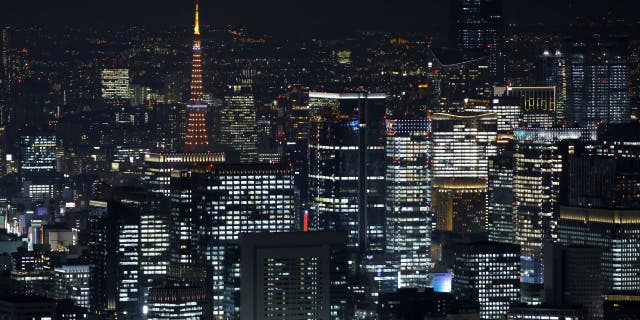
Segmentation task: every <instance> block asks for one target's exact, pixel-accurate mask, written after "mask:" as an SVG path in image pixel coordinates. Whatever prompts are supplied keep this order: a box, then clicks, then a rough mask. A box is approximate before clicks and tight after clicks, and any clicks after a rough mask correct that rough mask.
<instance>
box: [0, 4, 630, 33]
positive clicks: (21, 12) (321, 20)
mask: <svg viewBox="0 0 640 320" xmlns="http://www.w3.org/2000/svg"><path fill="white" fill-rule="evenodd" d="M193 2H195V1H184V0H182V1H178V0H169V1H151V0H136V1H135V2H133V1H125V0H112V1H104V2H98V1H80V0H62V1H49V0H34V1H12V2H10V3H7V4H5V8H6V10H3V11H2V12H0V21H3V24H10V25H18V26H28V25H44V26H67V25H68V26H86V25H91V26H94V27H100V26H103V27H105V26H109V27H112V26H117V25H145V26H149V27H164V26H167V25H183V24H184V25H187V24H192V23H193V21H192V19H193V17H192V15H193ZM503 2H504V16H505V22H506V23H507V24H513V23H517V24H518V25H522V26H533V25H539V26H544V27H549V28H554V27H556V28H562V27H566V26H568V25H569V24H570V23H572V22H573V21H575V20H576V17H577V16H580V17H586V18H587V19H590V20H592V21H597V20H598V19H599V18H601V17H604V16H607V15H611V16H614V17H620V18H623V19H625V20H626V21H627V22H630V21H633V19H634V18H635V16H634V13H635V12H638V10H639V9H640V3H638V2H636V1H625V0H617V1H575V0H561V1H553V0H541V1H536V2H535V3H527V2H526V1H522V0H508V1H503ZM200 6H201V11H202V14H201V21H202V24H204V25H212V26H214V27H216V28H217V27H222V26H226V25H241V26H246V27H247V28H249V30H250V31H255V32H261V33H271V34H274V35H276V36H278V35H284V36H293V37H300V36H306V35H314V36H316V35H319V36H323V35H334V34H346V33H349V32H352V31H354V30H372V31H390V32H404V31H436V32H441V33H447V32H448V24H449V21H448V19H449V17H448V15H449V0H431V1H423V2H416V1H410V0H399V1H393V2H390V1H385V0H372V1H368V2H367V3H366V4H365V3H363V1H353V2H348V1H337V0H328V1H324V2H322V3H321V4H320V3H309V2H300V1H292V0H278V1H271V2H268V3H267V2H258V1H255V0H244V1H242V0H241V1H234V2H214V1H210V0H202V1H201V4H200Z"/></svg>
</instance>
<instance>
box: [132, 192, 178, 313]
mask: <svg viewBox="0 0 640 320" xmlns="http://www.w3.org/2000/svg"><path fill="white" fill-rule="evenodd" d="M141 196H142V199H141V210H140V231H139V235H140V239H139V243H140V257H139V266H140V271H139V272H140V291H141V294H142V301H143V303H146V302H147V300H148V297H149V292H150V290H151V288H154V287H159V286H162V285H163V283H164V281H165V279H166V275H167V272H168V268H169V262H170V247H169V246H170V239H169V238H170V229H169V224H170V218H171V216H170V203H169V199H167V198H165V197H161V196H159V195H147V194H144V193H143V194H142V195H141Z"/></svg>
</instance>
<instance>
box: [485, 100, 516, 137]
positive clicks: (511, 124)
mask: <svg viewBox="0 0 640 320" xmlns="http://www.w3.org/2000/svg"><path fill="white" fill-rule="evenodd" d="M491 111H493V112H495V113H496V121H497V130H498V134H499V138H498V139H499V140H500V137H505V136H506V135H512V134H513V130H514V129H516V128H517V127H519V126H520V121H521V113H522V101H521V99H520V98H519V97H514V96H511V97H510V96H497V97H496V96H494V97H493V99H492V100H491Z"/></svg>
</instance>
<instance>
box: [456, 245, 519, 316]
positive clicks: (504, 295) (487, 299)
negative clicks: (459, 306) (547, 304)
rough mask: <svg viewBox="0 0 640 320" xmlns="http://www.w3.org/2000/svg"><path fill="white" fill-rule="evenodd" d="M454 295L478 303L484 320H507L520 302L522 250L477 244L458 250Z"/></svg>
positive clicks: (515, 247)
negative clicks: (510, 311) (514, 305)
mask: <svg viewBox="0 0 640 320" xmlns="http://www.w3.org/2000/svg"><path fill="white" fill-rule="evenodd" d="M454 274H455V277H454V278H453V292H454V294H455V295H456V297H457V299H458V300H462V301H471V302H477V303H478V304H479V305H480V319H504V317H505V316H506V315H507V313H508V312H509V308H510V307H511V305H512V304H514V303H517V302H519V301H520V247H519V246H517V245H514V244H509V243H497V242H475V243H469V244H461V245H459V246H458V247H457V248H456V261H455V264H454Z"/></svg>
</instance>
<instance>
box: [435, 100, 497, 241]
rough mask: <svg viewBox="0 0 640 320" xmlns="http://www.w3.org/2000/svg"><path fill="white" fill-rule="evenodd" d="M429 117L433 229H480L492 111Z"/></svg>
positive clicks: (492, 143)
mask: <svg viewBox="0 0 640 320" xmlns="http://www.w3.org/2000/svg"><path fill="white" fill-rule="evenodd" d="M430 118H431V127H432V139H431V140H432V153H431V154H432V162H431V163H432V164H431V168H432V169H431V170H432V171H431V172H432V176H433V191H432V197H433V201H432V207H433V213H434V217H435V219H436V229H438V230H446V231H456V232H484V231H486V228H487V205H486V203H487V198H486V197H487V177H488V175H489V158H490V157H492V156H495V154H496V139H497V121H496V114H495V113H488V112H484V113H483V112H461V113H433V114H431V115H430Z"/></svg>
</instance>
